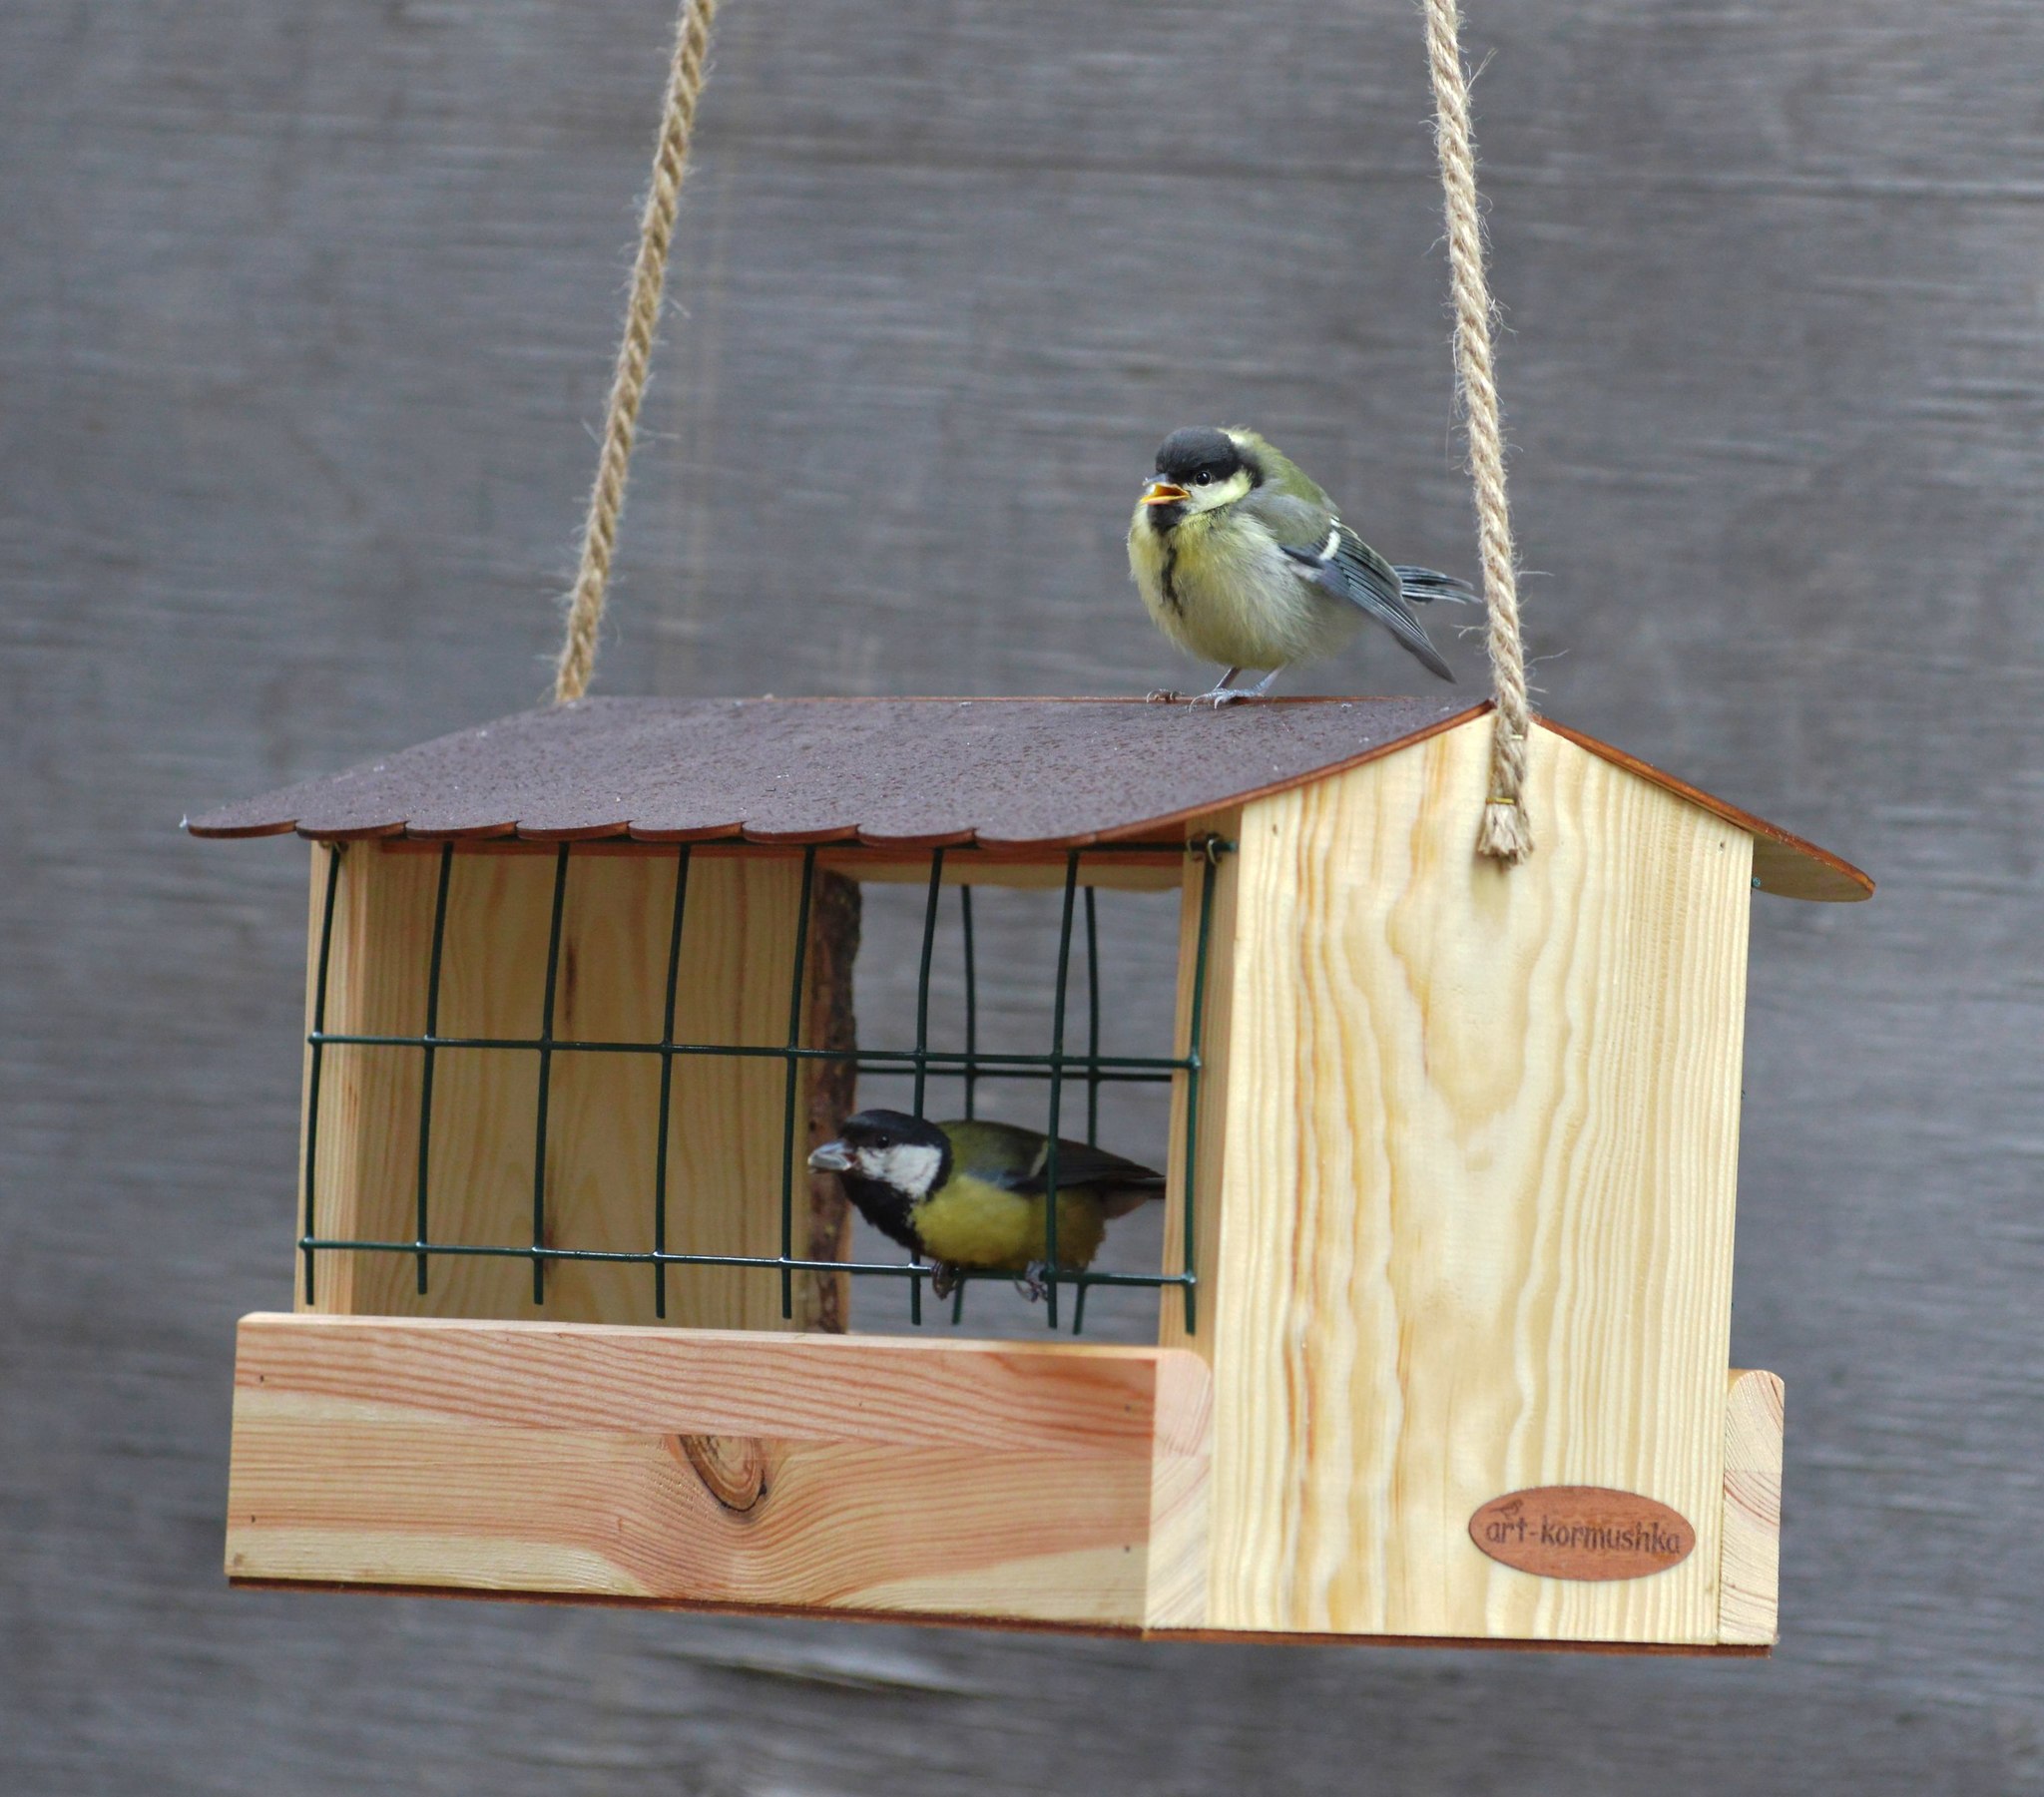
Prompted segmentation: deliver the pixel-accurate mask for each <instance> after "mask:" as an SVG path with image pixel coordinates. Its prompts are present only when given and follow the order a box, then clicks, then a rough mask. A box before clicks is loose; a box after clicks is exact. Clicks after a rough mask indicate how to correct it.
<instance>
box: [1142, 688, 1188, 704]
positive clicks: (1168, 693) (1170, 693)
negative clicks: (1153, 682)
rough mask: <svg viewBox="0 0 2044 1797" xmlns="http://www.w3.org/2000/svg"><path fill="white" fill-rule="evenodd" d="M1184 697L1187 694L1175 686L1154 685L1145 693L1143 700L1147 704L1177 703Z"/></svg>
mask: <svg viewBox="0 0 2044 1797" xmlns="http://www.w3.org/2000/svg"><path fill="white" fill-rule="evenodd" d="M1184 697H1185V694H1184V693H1183V692H1181V691H1179V690H1178V688H1177V687H1175V686H1152V687H1151V688H1150V690H1149V691H1148V692H1146V693H1144V694H1143V702H1144V703H1145V704H1146V705H1175V704H1177V703H1178V702H1179V700H1180V699H1182V698H1184Z"/></svg>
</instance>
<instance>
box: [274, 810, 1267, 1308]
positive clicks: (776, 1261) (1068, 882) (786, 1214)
mask: <svg viewBox="0 0 2044 1797" xmlns="http://www.w3.org/2000/svg"><path fill="white" fill-rule="evenodd" d="M691 846H692V845H690V844H687V843H684V844H681V845H680V846H679V847H678V848H677V850H676V864H675V897H674V909H673V912H672V915H671V918H670V926H669V934H668V956H667V979H666V987H665V992H664V995H663V1006H662V1014H661V1016H662V1023H661V1036H660V1040H659V1041H658V1042H581V1041H570V1040H562V1039H559V1038H557V1037H556V1036H555V1035H554V1017H555V996H556V992H557V990H558V985H559V975H560V963H561V938H562V928H563V922H564V919H565V916H566V909H567V893H568V868H569V860H570V855H571V852H572V844H570V843H566V842H563V843H562V844H560V846H559V848H558V849H557V851H556V853H555V858H554V887H553V905H552V911H551V914H550V918H549V923H548V930H547V966H546V983H545V988H544V994H545V996H544V998H543V1000H542V1006H541V1017H540V1030H539V1034H538V1035H537V1036H533V1037H512V1036H491V1037H481V1036H442V1035H441V1034H440V1033H439V1018H440V987H441V967H442V962H443V959H444V950H445V945H446V931H447V900H448V892H449V889H450V886H451V884H452V880H453V873H454V844H452V843H451V842H450V843H446V844H443V845H442V847H441V850H440V865H439V878H438V882H437V884H436V887H435V893H434V901H433V931H432V946H431V949H430V952H429V955H428V960H427V967H426V1016H425V1030H424V1033H423V1034H421V1035H418V1036H377V1035H365V1034H350V1033H341V1032H333V1031H329V1030H328V1029H327V1028H326V1010H327V985H328V973H329V970H330V968H331V965H332V952H333V920H334V911H335V900H336V896H337V893H338V890H339V879H340V859H341V858H340V855H339V853H337V852H333V853H329V855H328V858H327V864H326V883H325V891H324V894H323V895H322V902H321V906H320V923H319V949H318V957H317V970H316V973H315V975H314V981H313V995H312V1028H311V1029H310V1031H309V1032H308V1033H307V1036H306V1042H307V1044H308V1045H309V1049H310V1054H309V1057H308V1067H307V1075H306V1125H305V1160H304V1208H303V1220H302V1224H301V1227H300V1230H299V1236H298V1250H299V1256H300V1262H301V1267H302V1276H303V1289H304V1297H305V1302H306V1304H307V1305H310V1304H312V1303H313V1302H314V1301H315V1293H316V1290H317V1270H316V1268H317V1256H318V1255H319V1254H320V1253H322V1252H346V1253H368V1254H401V1255H410V1256H411V1257H412V1258H413V1261H414V1264H415V1267H416V1282H417V1289H418V1290H419V1292H421V1293H424V1292H425V1291H426V1290H427V1289H428V1279H429V1271H428V1269H429V1264H430V1262H431V1260H432V1258H433V1257H434V1256H435V1255H446V1256H454V1257H460V1256H480V1257H487V1258H500V1259H501V1258H511V1259H524V1260H529V1261H530V1262H531V1266H532V1301H533V1303H534V1304H535V1305H544V1304H545V1302H546V1270H547V1266H548V1264H549V1263H550V1262H553V1261H601V1262H610V1263H616V1264H623V1265H630V1266H645V1267H648V1268H650V1269H651V1271H652V1274H653V1280H654V1312H655V1314H656V1315H657V1316H662V1317H664V1316H666V1315H667V1273H668V1269H669V1268H670V1267H702V1266H714V1267H735V1268H754V1269H760V1270H771V1271H773V1272H775V1273H777V1274H778V1275H779V1279H780V1310H781V1315H782V1316H783V1317H787V1316H792V1315H793V1312H794V1276H795V1274H797V1273H807V1272H816V1273H846V1274H849V1275H851V1276H853V1277H857V1278H893V1279H906V1280H908V1282H909V1312H910V1319H911V1321H912V1322H914V1323H916V1324H920V1323H921V1322H922V1288H923V1282H924V1280H926V1279H929V1278H931V1277H933V1276H934V1273H935V1268H933V1267H932V1266H929V1265H927V1264H925V1263H923V1262H921V1261H919V1260H913V1259H911V1260H909V1261H906V1262H899V1261H854V1260H811V1259H805V1258H802V1257H800V1256H797V1255H796V1254H795V1253H794V1193H795V1167H796V1161H797V1152H796V1139H795V1134H796V1124H797V1122H798V1118H797V1112H798V1109H799V1105H798V1101H799V1097H800V1071H801V1064H802V1063H803V1062H804V1061H849V1062H851V1063H853V1064H854V1066H855V1067H856V1068H857V1070H858V1071H859V1072H860V1073H867V1074H875V1075H877V1074H901V1073H907V1074H909V1075H911V1076H912V1079H913V1083H914V1098H913V1110H914V1113H915V1115H916V1116H917V1117H920V1116H922V1115H923V1106H924V1101H925V1097H926V1092H927V1085H928V1080H929V1076H930V1074H931V1073H932V1072H933V1071H934V1072H938V1073H943V1074H947V1075H956V1076H958V1077H959V1078H960V1079H961V1082H962V1084H963V1087H964V1093H965V1115H966V1116H967V1117H968V1118H970V1117H973V1116H974V1115H975V1114H976V1111H977V1104H978V1087H979V1083H980V1081H981V1080H983V1079H988V1078H998V1079H1003V1080H1041V1081H1044V1082H1047V1083H1048V1085H1049V1088H1050V1091H1049V1094H1048V1106H1047V1111H1048V1119H1047V1130H1046V1132H1047V1133H1048V1135H1049V1137H1050V1144H1051V1145H1050V1149H1049V1152H1048V1153H1047V1155H1046V1156H1045V1162H1046V1163H1045V1167H1044V1178H1045V1186H1046V1195H1045V1204H1044V1235H1045V1240H1044V1255H1043V1268H1042V1273H1041V1278H1042V1282H1043V1285H1044V1288H1045V1304H1044V1313H1045V1322H1046V1324H1047V1326H1048V1327H1049V1328H1051V1329H1056V1328H1058V1327H1059V1316H1060V1311H1059V1292H1060V1290H1061V1288H1063V1287H1067V1286H1069V1287H1070V1288H1072V1290H1073V1292H1074V1299H1073V1303H1072V1307H1071V1318H1072V1332H1073V1333H1074V1334H1075V1335H1076V1334H1077V1333H1079V1331H1080V1330H1081V1329H1082V1328H1083V1327H1084V1320H1085V1313H1086V1296H1087V1293H1088V1292H1089V1291H1090V1290H1092V1288H1093V1287H1095V1286H1119V1287H1137V1288H1152V1289H1156V1288H1165V1287H1174V1288H1176V1289H1177V1290H1178V1291H1179V1293H1180V1294H1181V1301H1182V1304H1183V1307H1184V1318H1185V1327H1186V1330H1187V1332H1188V1333H1192V1332H1195V1331H1196V1330H1197V1328H1198V1320H1199V1318H1198V1297H1197V1285H1198V1279H1197V1275H1196V1271H1195V1265H1194V1244H1195V1241H1196V1238H1197V1237H1196V1229H1195V1218H1196V1215H1197V1210H1196V1204H1197V1194H1196V1190H1195V1187H1196V1185H1197V1177H1196V1173H1197V1157H1196V1153H1195V1150H1196V1148H1197V1145H1198V1141H1199V1128H1200V1096H1201V1094H1200V1086H1201V1071H1202V1070H1201V1043H1202V1040H1203V1032H1204V1028H1205V1020H1206V998H1207V961H1208V949H1209V944H1210V937H1211V929H1212V921H1213V909H1214V884H1215V870H1216V867H1217V865H1218V863H1219V858H1220V856H1221V855H1222V854H1224V853H1226V852H1228V851H1229V850H1230V849H1232V848H1233V846H1234V845H1233V844H1232V843H1228V842H1224V841H1222V840H1221V839H1220V838H1218V837H1213V836H1205V837H1201V838H1198V839H1197V840H1195V841H1193V842H1191V843H1189V844H1186V845H1185V846H1184V847H1181V846H1179V845H1177V844H1164V843H1159V844H1141V845H1131V844H1117V845H1115V852H1116V853H1118V854H1127V853H1129V852H1130V850H1131V849H1132V848H1138V849H1140V850H1143V851H1148V852H1154V853H1158V854H1170V855H1183V854H1188V853H1190V854H1195V855H1198V856H1199V857H1200V858H1201V860H1202V863H1203V874H1202V880H1201V887H1200V906H1199V920H1198V926H1197V928H1198V944H1197V952H1196V954H1195V957H1194V965H1193V991H1192V998H1191V1003H1190V1006H1189V1026H1190V1027H1189V1030H1188V1042H1187V1048H1186V1053H1185V1054H1184V1055H1181V1056H1141V1055H1107V1054H1103V1053H1102V1052H1101V1046H1100V1044H1101V1012H1102V1000H1101V984H1100V932H1099V917H1098V909H1097V901H1096V889H1095V888H1094V887H1092V886H1087V885H1082V881H1081V872H1082V862H1083V858H1084V856H1085V854H1086V852H1087V851H1086V850H1084V849H1072V850H1069V851H1067V853H1066V856H1065V870H1064V873H1065V877H1064V885H1063V897H1062V905H1061V907H1060V914H1059V924H1058V949H1057V973H1056V980H1055V984H1054V987H1053V992H1052V1006H1051V1013H1052V1015H1051V1042H1050V1047H1049V1048H1048V1050H1046V1051H1044V1052H1042V1053H1034V1054H1031V1053H1017V1052H1013V1051H999V1052H986V1051H982V1050H981V1048H980V1046H979V988H978V966H977V960H976V955H975V942H974V934H973V913H972V889H971V888H970V887H969V886H960V888H959V895H958V896H959V921H960V934H961V937H962V945H963V972H964V988H965V1047H964V1050H963V1052H955V1051H946V1050H938V1049H933V1048H931V1047H930V1042H929V1000H930V978H931V971H932V968H933V965H934V959H935V949H936V935H937V924H938V917H939V910H940V906H939V900H940V899H941V896H942V890H943V876H944V851H943V850H942V849H941V848H939V849H934V850H932V851H930V856H929V881H928V888H927V896H926V899H925V903H924V907H923V924H922V943H921V953H920V956H919V958H918V965H917V972H916V1005H915V1018H916V1022H915V1045H914V1047H913V1048H911V1049H866V1048H853V1049H823V1048H808V1047H804V1046H803V1045H802V1043H801V1040H800V1038H801V1024H802V1014H803V1007H804V1001H805V999H806V997H807V993H806V982H807V977H808V935H809V915H810V910H811V901H812V899H813V897H814V891H815V875H816V851H815V849H814V848H813V847H811V848H806V849H804V850H803V852H802V865H801V888H800V896H799V899H798V901H797V905H796V919H795V938H794V948H793V954H792V956H791V961H792V975H791V978H790V982H789V993H788V1013H787V1038H786V1041H785V1042H784V1043H783V1044H781V1045H780V1046H778V1047H769V1046H765V1045H739V1044H728V1043H698V1042H677V1041H676V1040H675V1012H676V1001H677V996H678V994H679V991H680V986H681V977H682V931H683V925H684V923H685V921H686V918H687V912H688V898H689V865H690V854H691ZM1082 890H1083V892H1084V895H1085V898H1084V906H1083V912H1082V911H1081V907H1080V904H1079V894H1080V892H1081V891H1082ZM1082 915H1083V919H1084V932H1085V946H1086V1001H1085V1002H1086V1010H1087V1029H1086V1050H1085V1052H1084V1053H1083V1054H1073V1053H1071V1052H1069V1051H1068V1050H1067V1048H1066V1046H1065V1038H1066V1023H1067V1011H1068V1008H1069V1007H1068V999H1069V997H1070V986H1071V964H1072V938H1073V935H1074V932H1075V929H1076V928H1077V927H1078V924H1079V920H1080V917H1081V916H1082ZM335 1047H359V1048H410V1049H416V1050H417V1051H418V1052H419V1054H420V1056H421V1077H420V1095H419V1128H418V1160H417V1182H416V1190H415V1194H414V1203H413V1236H412V1239H411V1240H409V1241H376V1240H366V1239H359V1238H352V1237H340V1236H322V1235H320V1234H318V1233H317V1232H316V1228H315V1209H314V1200H315V1194H316V1191H317V1180H318V1169H319V1097H320V1085H321V1078H322V1074H323V1070H324V1065H325V1055H326V1051H327V1050H328V1049H329V1048H335ZM448 1050H464V1051H466V1050H499V1051H511V1052H523V1053H530V1054H534V1055H537V1057H538V1060H539V1082H538V1096H537V1101H536V1103H535V1106H534V1119H533V1131H534V1155H533V1181H532V1228H531V1237H530V1242H529V1244H528V1245H524V1246H508V1245H484V1244H481V1243H474V1242H458V1241H436V1240H435V1239H434V1238H433V1234H432V1228H431V1216H432V1208H431V1183H430V1166H431V1152H432V1131H433V1074H434V1067H435V1063H436V1059H437V1057H438V1056H439V1055H440V1053H441V1052H443V1051H448ZM564 1054H573V1055H654V1056H658V1057H659V1059H660V1101H659V1126H658V1131H657V1144H656V1149H655V1154H656V1158H655V1161H654V1166H653V1178H652V1181H651V1194H652V1208H653V1217H652V1225H653V1226H652V1237H653V1246H652V1247H651V1249H650V1250H645V1251H632V1250H624V1249H593V1248H561V1247H552V1246H549V1245H548V1244H547V1240H546V1217H547V1179H546V1164H547V1117H548V1104H549V1095H550V1089H551V1077H552V1070H553V1061H554V1057H555V1056H557V1055H564ZM684 1056H712V1057H719V1058H726V1059H770V1060H778V1061H780V1062H782V1063H783V1065H784V1067H785V1070H786V1074H785V1082H784V1086H783V1100H782V1106H783V1110H782V1128H781V1156H780V1159H781V1165H780V1251H779V1252H778V1253H777V1254H773V1255H751V1254H683V1253H675V1252H672V1251H671V1250H670V1249H669V1247H668V1227H667V1222H668V1214H669V1203H670V1199H671V1197H672V1195H673V1194H672V1193H671V1191H670V1188H669V1178H668V1148H669V1142H670V1134H671V1121H672V1116H673V1092H674V1068H675V1062H676V1060H677V1058H679V1057H684ZM1074 1078H1078V1079H1080V1080H1082V1081H1083V1083H1084V1086H1085V1095H1086V1139H1087V1141H1088V1142H1095V1141H1097V1139H1098V1136H1099V1129H1100V1093H1101V1089H1102V1087H1104V1086H1108V1085H1115V1084H1124V1083H1126V1084H1137V1085H1168V1084H1170V1083H1171V1082H1173V1081H1176V1080H1183V1081H1184V1082H1185V1088H1184V1090H1185V1100H1186V1103H1185V1113H1184V1115H1185V1138H1184V1150H1185V1155H1184V1157H1185V1180H1184V1185H1183V1193H1182V1202H1183V1205H1184V1211H1183V1217H1182V1235H1183V1238H1184V1263H1183V1265H1182V1267H1180V1268H1179V1269H1178V1270H1176V1271H1172V1272H1157V1273H1132V1272H1095V1271H1093V1270H1091V1269H1090V1268H1078V1267H1065V1266H1062V1265H1060V1263H1059V1260H1058V1241H1057V1231H1058V1224H1057V1190H1058V1186H1057V1174H1058V1153H1057V1140H1058V1134H1059V1127H1060V1121H1061V1119H1062V1116H1063V1111H1064V1092H1065V1087H1066V1084H1067V1082H1068V1081H1070V1080H1072V1079H1074ZM1006 1277H1007V1275H1005V1274H987V1273H973V1272H966V1273H964V1274H963V1275H962V1276H961V1277H960V1279H959V1283H958V1286H957V1289H956V1293H955V1296H954V1299H953V1304H952V1320H953V1321H954V1322H956V1321H957V1320H958V1319H959V1318H960V1317H961V1316H962V1315H963V1306H964V1301H965V1287H966V1284H967V1282H968V1281H971V1280H974V1279H978V1278H1006Z"/></svg>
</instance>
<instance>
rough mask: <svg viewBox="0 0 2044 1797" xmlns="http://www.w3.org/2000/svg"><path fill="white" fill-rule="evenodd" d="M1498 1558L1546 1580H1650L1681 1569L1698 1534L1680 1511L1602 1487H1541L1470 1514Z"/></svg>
mask: <svg viewBox="0 0 2044 1797" xmlns="http://www.w3.org/2000/svg"><path fill="white" fill-rule="evenodd" d="M1469 1539H1470V1540H1471V1541H1472V1542H1474V1543H1475V1544H1476V1545H1477V1547H1479V1548H1481V1549H1482V1550H1483V1552H1484V1553H1486V1554H1488V1555H1489V1556H1490V1558H1491V1559H1492V1560H1495V1561H1498V1562H1501V1563H1502V1564H1503V1565H1505V1566H1508V1567H1514V1568H1516V1569H1517V1570H1518V1571H1519V1572H1532V1573H1534V1574H1536V1575H1537V1576H1539V1577H1541V1578H1646V1577H1649V1576H1651V1575H1652V1574H1653V1573H1655V1572H1667V1571H1668V1569H1669V1568H1670V1567H1676V1566H1680V1565H1681V1564H1682V1563H1683V1562H1684V1561H1685V1560H1687V1559H1688V1558H1689V1555H1690V1550H1691V1549H1693V1548H1694V1547H1695V1546H1696V1545H1697V1532H1696V1531H1695V1530H1694V1529H1692V1528H1691V1527H1690V1526H1689V1524H1688V1522H1687V1521H1686V1520H1685V1519H1684V1518H1683V1516H1682V1514H1681V1513H1680V1512H1679V1511H1674V1510H1670V1509H1669V1508H1668V1506H1667V1505H1665V1504H1662V1503H1659V1502H1657V1501H1656V1500H1654V1499H1652V1498H1642V1497H1641V1496H1640V1495H1639V1494H1638V1493H1637V1492H1615V1491H1612V1490H1611V1489H1610V1488H1609V1487H1606V1486H1601V1485H1540V1486H1535V1487H1533V1488H1532V1489H1531V1490H1530V1491H1523V1492H1512V1493H1509V1494H1508V1495H1507V1496H1505V1497H1502V1498H1493V1499H1491V1501H1490V1502H1489V1503H1488V1504H1486V1505H1484V1506H1483V1508H1482V1509H1481V1510H1479V1511H1478V1512H1477V1513H1476V1514H1475V1515H1474V1516H1473V1517H1471V1518H1470V1519H1469Z"/></svg>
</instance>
